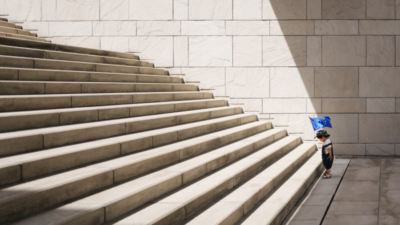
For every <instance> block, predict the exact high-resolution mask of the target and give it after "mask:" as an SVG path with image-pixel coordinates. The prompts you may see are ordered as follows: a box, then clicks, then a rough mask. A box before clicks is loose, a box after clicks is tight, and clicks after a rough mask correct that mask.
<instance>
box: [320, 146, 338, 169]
mask: <svg viewBox="0 0 400 225" xmlns="http://www.w3.org/2000/svg"><path fill="white" fill-rule="evenodd" d="M328 146H331V152H332V161H331V160H329V158H328V157H329V153H328V154H326V153H325V148H327V147H328ZM334 158H335V155H334V154H333V145H332V143H329V144H327V145H323V146H322V163H323V164H324V167H325V169H327V170H330V169H331V168H332V164H333V159H334Z"/></svg>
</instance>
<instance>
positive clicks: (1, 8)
mask: <svg viewBox="0 0 400 225" xmlns="http://www.w3.org/2000/svg"><path fill="white" fill-rule="evenodd" d="M5 4H6V3H5V0H0V13H1V14H6V6H5Z"/></svg>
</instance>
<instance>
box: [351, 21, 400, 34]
mask: <svg viewBox="0 0 400 225" xmlns="http://www.w3.org/2000/svg"><path fill="white" fill-rule="evenodd" d="M359 26H360V34H369V35H399V34H400V21H399V20H360V24H359Z"/></svg>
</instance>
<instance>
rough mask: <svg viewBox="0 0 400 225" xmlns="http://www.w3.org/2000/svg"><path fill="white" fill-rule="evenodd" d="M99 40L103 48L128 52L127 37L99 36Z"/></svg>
mask: <svg viewBox="0 0 400 225" xmlns="http://www.w3.org/2000/svg"><path fill="white" fill-rule="evenodd" d="M100 41H101V49H103V50H109V51H116V52H129V38H128V37H101V39H100Z"/></svg>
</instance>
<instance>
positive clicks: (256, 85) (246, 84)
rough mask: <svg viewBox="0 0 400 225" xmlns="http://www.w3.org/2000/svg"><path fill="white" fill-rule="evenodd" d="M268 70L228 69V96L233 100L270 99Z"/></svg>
mask: <svg viewBox="0 0 400 225" xmlns="http://www.w3.org/2000/svg"><path fill="white" fill-rule="evenodd" d="M269 77H270V75H269V69H268V68H226V95H228V96H230V97H231V98H239V97H245V98H251V97H259V98H263V97H264V98H268V97H269Z"/></svg>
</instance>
